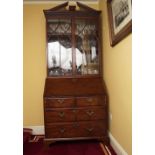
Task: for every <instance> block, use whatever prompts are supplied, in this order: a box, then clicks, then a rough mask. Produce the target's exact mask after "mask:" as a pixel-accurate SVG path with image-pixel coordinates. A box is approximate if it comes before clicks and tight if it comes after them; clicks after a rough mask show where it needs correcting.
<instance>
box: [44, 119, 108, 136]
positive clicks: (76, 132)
mask: <svg viewBox="0 0 155 155" xmlns="http://www.w3.org/2000/svg"><path fill="white" fill-rule="evenodd" d="M45 132H46V134H45V135H46V138H74V137H102V136H104V135H105V134H106V124H105V122H104V121H103V120H102V121H87V122H72V123H55V124H51V125H47V126H46V128H45Z"/></svg>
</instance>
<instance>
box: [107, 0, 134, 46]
mask: <svg viewBox="0 0 155 155" xmlns="http://www.w3.org/2000/svg"><path fill="white" fill-rule="evenodd" d="M107 9H108V19H109V31H110V44H111V46H114V45H116V44H117V43H118V42H120V41H121V40H122V39H123V38H124V37H126V36H127V35H128V34H129V33H131V31H132V4H131V0H107Z"/></svg>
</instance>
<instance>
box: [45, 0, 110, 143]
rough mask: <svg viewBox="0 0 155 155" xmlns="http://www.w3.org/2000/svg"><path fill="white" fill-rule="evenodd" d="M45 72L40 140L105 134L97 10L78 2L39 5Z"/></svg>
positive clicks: (100, 137) (104, 136)
mask: <svg viewBox="0 0 155 155" xmlns="http://www.w3.org/2000/svg"><path fill="white" fill-rule="evenodd" d="M44 14H45V18H46V41H47V44H46V45H47V46H46V47H47V48H46V49H47V50H46V51H47V77H46V80H45V87H44V96H43V100H44V123H45V143H46V144H50V143H51V142H55V141H62V140H63V141H65V140H88V139H97V140H101V141H103V142H104V143H108V142H109V138H108V132H107V131H108V102H107V94H106V89H105V84H104V81H103V74H102V63H103V62H102V50H101V31H100V23H101V22H100V16H101V11H97V10H94V9H92V8H90V7H88V6H86V5H84V4H82V3H79V2H77V8H76V6H69V5H68V2H66V3H63V4H61V5H59V6H56V7H54V8H52V9H49V10H44Z"/></svg>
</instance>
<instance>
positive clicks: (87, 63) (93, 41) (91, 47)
mask: <svg viewBox="0 0 155 155" xmlns="http://www.w3.org/2000/svg"><path fill="white" fill-rule="evenodd" d="M94 23H95V21H92V20H90V19H89V20H85V19H79V20H76V68H77V71H76V73H77V74H79V75H83V74H98V73H99V60H98V47H97V46H98V44H97V42H98V37H97V28H96V25H95V24H94Z"/></svg>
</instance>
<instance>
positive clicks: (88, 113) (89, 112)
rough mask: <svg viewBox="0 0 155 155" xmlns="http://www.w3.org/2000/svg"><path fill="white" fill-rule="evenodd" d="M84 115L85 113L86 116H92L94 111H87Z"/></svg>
mask: <svg viewBox="0 0 155 155" xmlns="http://www.w3.org/2000/svg"><path fill="white" fill-rule="evenodd" d="M86 113H87V115H88V116H92V115H93V114H94V111H91V110H89V111H87V112H86Z"/></svg>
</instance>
